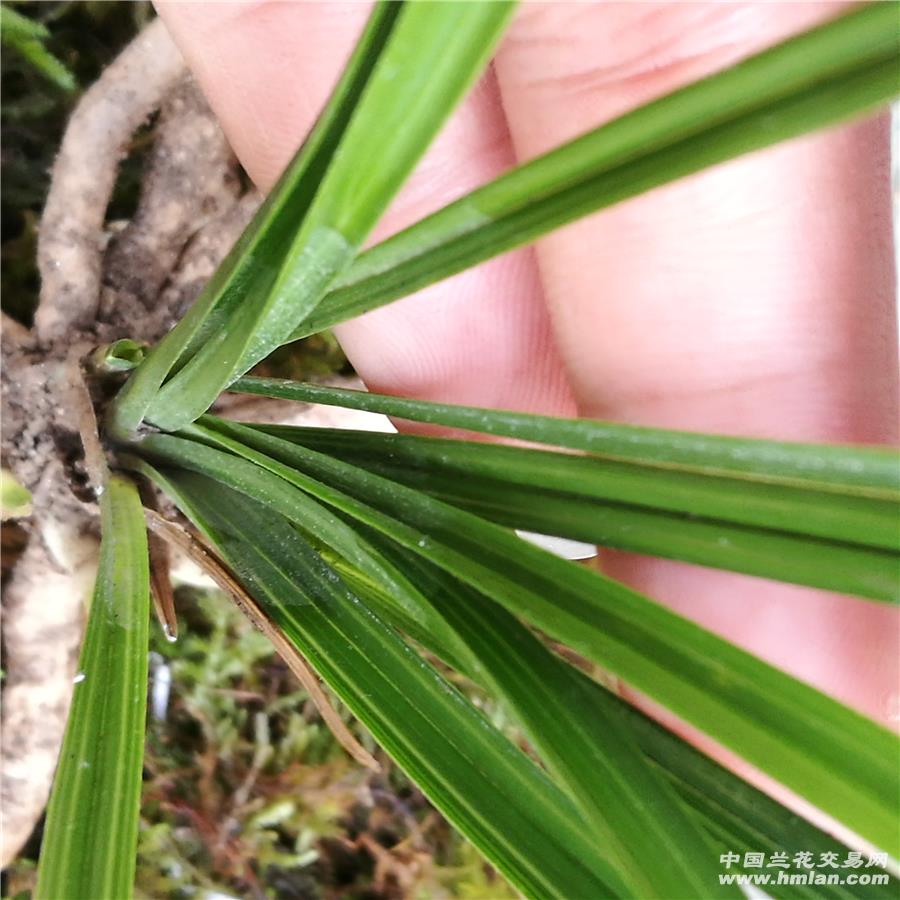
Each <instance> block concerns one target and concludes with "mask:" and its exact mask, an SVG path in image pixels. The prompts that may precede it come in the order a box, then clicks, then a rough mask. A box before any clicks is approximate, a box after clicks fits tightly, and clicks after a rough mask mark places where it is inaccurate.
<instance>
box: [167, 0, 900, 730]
mask: <svg viewBox="0 0 900 900" xmlns="http://www.w3.org/2000/svg"><path fill="white" fill-rule="evenodd" d="M158 8H159V11H160V14H161V15H162V17H163V18H164V19H165V21H166V23H167V25H168V27H169V28H170V30H171V32H172V34H173V35H174V37H175V39H176V41H177V42H178V44H179V46H180V47H181V49H182V51H183V52H184V54H185V56H186V58H187V60H188V62H189V64H190V66H191V68H192V69H193V71H194V73H195V75H196V77H197V78H198V80H199V82H200V84H201V86H202V88H203V90H204V91H205V92H206V94H207V96H208V98H209V100H210V102H211V104H212V106H213V108H214V109H215V111H216V113H217V114H218V116H219V118H220V120H221V122H222V124H223V126H224V128H225V131H226V133H227V134H228V137H229V139H230V140H231V142H232V145H233V146H234V148H235V150H236V152H237V154H238V156H239V157H240V159H241V161H242V163H243V164H244V166H245V167H246V168H247V170H248V172H249V173H250V175H251V177H252V178H253V179H254V180H255V181H256V183H257V184H258V185H259V186H260V188H262V189H263V190H265V189H267V188H269V187H270V186H271V185H272V184H273V182H274V181H275V179H276V178H277V176H278V174H279V173H280V172H281V170H282V169H283V168H284V166H285V165H286V164H287V162H288V161H289V159H290V158H291V156H292V155H293V153H294V152H295V151H296V149H297V147H298V145H299V144H300V141H301V140H302V138H303V136H304V135H305V133H306V132H307V130H308V129H309V127H310V125H311V124H312V122H313V120H314V117H315V115H316V113H317V111H318V110H319V109H320V107H321V106H322V104H323V103H324V101H325V100H326V98H327V95H328V92H329V90H330V88H331V86H332V85H333V84H334V81H335V80H336V78H337V75H338V73H339V69H340V66H341V64H342V63H343V60H344V59H345V58H346V56H347V54H348V52H349V50H350V48H351V46H352V43H353V40H354V38H355V36H356V35H357V34H358V33H359V31H360V29H361V27H362V24H363V22H364V19H365V16H366V13H367V6H366V5H365V4H362V3H345V2H330V3H322V4H317V3H306V2H303V3H300V2H293V3H292V2H281V3H279V2H276V3H263V2H242V3H223V4H219V3H213V2H209V3H202V4H201V3H182V2H167V3H162V4H159V7H158ZM839 11H840V7H838V6H835V5H834V4H822V3H818V2H805V3H796V4H794V3H782V2H778V3H761V2H757V3H730V4H723V3H695V2H685V3H651V2H642V3H617V2H609V3H591V4H584V3H581V4H574V3H565V2H559V3H552V4H550V3H529V4H525V5H524V6H523V7H522V8H521V9H519V10H518V12H517V14H516V17H515V19H514V20H513V23H512V25H511V27H510V28H509V30H508V32H507V35H506V37H505V38H504V41H503V43H502V45H501V46H500V49H499V51H498V53H497V55H496V58H495V60H494V63H493V65H492V67H491V70H490V71H489V72H488V74H487V75H486V76H485V77H484V78H483V79H482V81H481V82H480V83H479V84H478V86H477V87H476V89H475V90H474V91H473V92H472V94H471V95H470V97H469V98H468V99H467V101H466V102H465V103H464V104H463V106H462V107H461V108H460V109H459V110H458V111H457V112H456V113H455V114H454V116H453V117H452V119H451V121H450V122H449V124H448V125H447V126H446V127H445V129H444V130H443V132H442V133H441V135H440V137H439V138H438V139H437V140H436V141H435V143H434V144H433V146H432V147H431V149H430V150H429V152H428V154H427V155H426V157H425V158H424V160H423V161H422V163H421V164H420V165H419V167H418V169H417V170H416V172H415V174H414V175H413V177H412V179H411V181H410V183H409V184H408V185H407V186H406V187H405V188H404V190H403V191H402V193H401V194H400V196H399V197H398V198H397V199H396V201H395V202H394V203H393V204H392V206H391V208H390V210H389V211H388V213H387V215H386V216H385V217H384V219H383V221H382V222H381V224H380V225H379V227H378V228H377V229H376V232H375V234H374V235H373V238H372V239H373V240H378V239H380V238H383V237H385V236H387V235H388V234H390V233H392V232H394V231H396V230H398V229H400V228H403V227H405V226H406V225H409V224H411V223H412V222H413V221H415V220H416V219H418V218H420V217H421V216H423V215H425V214H427V213H429V212H432V211H433V210H435V209H436V208H438V207H440V206H442V205H443V204H445V203H447V202H448V201H450V200H452V199H454V198H456V197H457V196H459V195H460V194H462V193H464V192H466V191H468V190H471V189H472V188H474V187H476V186H477V185H479V184H481V183H483V182H485V181H486V180H488V179H491V178H493V177H495V176H497V175H498V174H500V173H501V172H502V171H503V170H505V169H506V168H508V167H509V166H511V165H513V164H514V163H515V162H517V161H523V160H527V159H530V158H531V157H533V156H535V155H537V154H539V153H542V152H544V151H546V150H548V149H550V148H551V147H553V146H554V145H556V144H559V143H560V142H562V141H565V140H568V139H570V138H572V137H573V136H575V135H577V134H579V133H580V132H582V131H585V130H586V129H588V128H591V127H594V126H596V125H597V124H599V123H601V122H603V121H605V120H608V119H610V118H612V117H614V116H616V115H618V114H620V113H622V112H624V111H626V110H628V109H630V108H632V107H634V106H635V105H637V104H640V103H644V102H646V101H648V100H650V99H652V98H654V97H656V96H659V95H660V94H663V93H665V92H668V91H670V90H672V89H673V88H675V87H678V86H680V85H682V84H684V83H686V82H689V81H692V80H695V79H697V78H699V77H701V76H703V75H705V74H708V73H710V72H713V71H716V70H717V69H720V68H722V67H724V66H727V65H728V64H730V63H732V62H734V61H736V60H738V59H740V58H741V57H743V56H746V55H747V54H749V53H752V52H754V51H756V50H759V49H762V48H763V47H765V46H767V45H770V44H772V43H774V42H776V41H778V40H780V39H783V38H785V37H787V36H788V35H790V34H793V33H795V32H798V31H801V30H803V29H805V28H808V27H810V26H812V25H814V24H815V23H817V22H820V21H823V20H824V19H827V18H830V17H832V16H834V15H835V14H836V13H837V12H839ZM890 223H891V207H890V179H889V142H888V123H887V120H886V118H885V117H880V118H874V119H869V120H867V121H864V122H860V123H856V124H853V125H851V126H847V127H842V128H840V129H835V130H832V131H829V132H827V133H824V134H819V135H816V136H813V137H807V138H803V139H800V140H795V141H792V142H790V143H789V144H786V145H782V146H780V147H777V148H774V149H772V150H768V151H765V152H761V153H757V154H753V155H752V156H749V157H746V158H742V159H739V160H737V161H735V162H733V163H730V164H727V165H723V166H720V167H717V168H716V169H714V170H712V171H710V172H708V173H703V174H701V175H699V176H694V177H692V178H689V179H685V180H683V181H681V182H678V183H676V184H674V185H672V186H669V187H666V188H663V189H659V190H656V191H654V192H652V193H651V194H649V195H647V196H645V197H640V198H637V199H635V200H632V201H630V202H627V203H624V204H621V205H620V206H617V207H615V208H614V209H611V210H608V211H605V212H601V213H598V214H596V215H593V216H590V217H588V218H586V219H584V220H582V221H580V222H577V223H575V224H573V225H570V226H568V227H566V228H564V229H561V230H560V231H557V232H555V233H554V234H552V235H550V236H548V237H546V238H543V239H542V240H540V241H538V242H537V244H536V245H535V246H534V247H530V248H527V249H524V250H520V251H517V252H514V253H509V254H506V255H505V256H503V257H500V258H498V259H496V260H493V261H491V262H489V263H486V264H484V265H482V266H480V267H479V268H477V269H475V270H472V271H470V272H466V273H463V274H461V275H458V276H456V277H454V278H452V279H449V280H447V281H445V282H442V283H440V284H438V285H435V286H433V287H430V288H428V289H426V290H423V291H421V292H420V293H418V294H416V295H415V296H413V297H410V298H407V299H404V300H402V301H399V302H397V303H395V304H393V305H391V306H390V307H387V308H384V309H381V310H377V311H375V312H372V313H369V314H367V315H365V316H363V317H361V318H359V319H357V320H355V321H353V322H348V323H346V324H344V325H343V326H341V327H340V329H339V330H338V332H339V337H340V339H341V342H342V344H343V346H344V348H345V350H346V352H347V355H348V356H349V357H350V359H351V360H352V362H353V364H354V366H355V367H356V369H357V371H358V372H359V373H360V374H361V375H362V377H363V378H364V380H365V381H366V383H367V384H368V385H369V387H370V388H371V389H372V390H377V391H383V392H387V393H397V394H404V395H407V396H415V397H421V398H427V399H432V400H442V401H450V402H459V403H469V404H477V405H482V406H494V407H504V408H510V409H520V410H529V411H535V412H541V413H549V414H562V415H573V414H578V415H583V416H590V417H601V418H608V419H614V420H618V421H623V422H631V423H637V424H647V425H656V426H661V427H673V428H685V429H692V430H703V431H714V432H721V433H730V434H740V435H750V436H759V437H770V438H780V439H797V440H816V441H830V442H854V443H876V442H894V441H896V439H897V431H896V429H897V415H896V411H897V409H898V366H897V340H896V335H897V322H896V309H895V296H896V286H895V283H894V274H893V271H894V267H893V249H892V243H891V224H890ZM605 565H606V568H607V571H609V572H610V574H612V575H613V576H615V577H617V578H621V579H623V580H624V581H627V582H628V583H630V584H632V585H634V586H635V587H637V588H638V589H640V590H642V591H644V592H646V593H647V594H649V595H651V596H653V597H656V598H659V599H660V600H662V601H663V602H665V603H666V604H668V605H669V606H671V607H673V608H675V609H677V610H679V611H680V612H682V613H684V614H685V615H687V616H690V617H691V618H694V619H696V620H697V621H699V622H700V623H702V624H703V625H705V626H707V627H708V628H710V629H712V630H714V631H716V632H719V633H721V634H724V635H725V636H727V637H729V638H730V639H731V640H733V641H735V642H736V643H738V644H740V645H742V646H743V647H745V648H747V649H749V650H751V651H752V652H754V653H756V654H758V655H760V656H762V657H764V658H766V659H767V660H769V661H771V662H772V663H774V664H775V665H777V666H779V667H781V668H783V669H785V670H787V671H789V672H791V673H793V674H795V675H796V676H798V677H800V678H802V679H804V680H806V681H809V682H811V683H813V684H815V685H817V686H818V687H820V688H821V689H823V690H825V691H827V692H828V693H830V694H832V695H834V696H836V697H838V698H839V699H841V700H843V701H844V702H847V703H849V704H851V705H853V706H855V707H857V708H858V709H860V710H861V711H863V712H865V713H866V714H868V715H870V716H872V717H873V718H876V719H879V720H881V721H882V722H885V723H887V724H892V725H894V726H896V722H897V719H898V707H900V701H898V695H897V690H898V680H900V678H898V675H900V672H898V663H897V659H898V655H900V654H898V650H900V632H898V627H897V617H896V613H895V611H894V610H892V609H890V608H888V607H886V606H882V605H879V604H876V603H868V602H865V601H861V600H855V599H851V598H845V597H839V596H836V595H833V594H828V593H824V592H820V591H813V590H808V589H804V588H799V587H794V586H789V585H779V584H773V583H770V582H767V581H763V580H760V579H755V578H749V577H744V576H739V575H733V574H730V573H723V572H716V571H710V570H705V569H700V568H697V567H693V566H689V565H685V564H680V563H674V562H669V561H664V560H653V559H648V558H644V557H639V556H636V555H632V554H624V553H616V554H612V553H610V554H607V555H606V558H605Z"/></svg>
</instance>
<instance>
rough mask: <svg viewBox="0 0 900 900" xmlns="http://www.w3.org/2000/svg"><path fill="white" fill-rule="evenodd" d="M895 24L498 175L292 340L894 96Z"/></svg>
mask: <svg viewBox="0 0 900 900" xmlns="http://www.w3.org/2000/svg"><path fill="white" fill-rule="evenodd" d="M898 22H900V13H898V8H897V4H896V3H895V2H883V3H875V4H872V5H870V6H865V7H863V8H861V9H855V10H853V11H851V12H850V13H849V14H847V15H845V16H844V17H842V18H839V19H837V20H835V21H833V22H830V23H828V24H826V25H823V26H821V27H819V28H817V29H814V30H813V31H810V32H808V33H807V34H803V35H800V36H798V37H796V38H793V39H791V40H788V41H786V42H784V43H782V44H780V45H778V46H776V47H774V48H772V49H770V50H767V51H765V52H763V53H760V54H759V55H757V56H754V57H751V58H750V59H748V60H746V61H744V62H742V63H739V64H738V65H736V66H734V67H732V68H730V69H728V70H726V71H724V72H722V73H720V74H717V75H714V76H712V77H710V78H706V79H704V80H702V81H699V82H697V83H696V84H692V85H690V86H688V87H686V88H683V89H681V90H679V91H676V92H674V93H672V94H670V95H668V96H667V97H664V98H662V99H660V100H656V101H654V102H652V103H650V104H647V105H646V106H644V107H641V108H640V109H637V110H635V111H633V112H630V113H627V114H626V115H624V116H622V117H620V118H619V119H616V120H615V121H613V122H610V123H608V124H605V125H602V126H600V127H599V128H597V129H595V130H594V131H591V132H589V133H588V134H586V135H584V136H582V137H580V138H578V139H577V140H575V141H572V142H570V143H569V144H566V145H564V146H562V147H559V148H558V149H556V150H553V151H551V152H550V153H548V154H546V155H545V156H542V157H540V158H538V159H536V160H534V161H533V162H530V163H527V164H525V165H522V166H520V167H518V168H516V169H514V170H512V171H511V172H510V173H508V174H506V175H504V176H502V177H500V178H499V179H497V180H496V181H493V182H491V183H490V184H488V185H486V186H485V187H482V188H479V189H478V190H476V191H474V192H472V193H471V194H467V195H466V196H464V197H462V198H461V199H459V200H457V201H456V202H454V203H452V204H450V205H449V206H446V207H444V208H443V209H441V210H439V211H438V212H436V213H434V214H433V215H431V216H429V217H428V218H426V219H425V220H423V221H421V222H419V223H416V224H415V225H412V226H411V227H409V228H407V229H406V230H405V231H403V232H400V233H399V234H397V235H395V236H394V237H392V238H390V239H389V240H387V241H385V242H383V243H382V244H379V245H378V246H376V247H374V248H372V249H371V250H369V251H367V252H366V253H364V254H362V255H361V256H360V257H359V259H358V260H357V261H356V262H355V263H354V265H353V266H352V267H351V269H350V270H349V271H348V272H347V274H346V275H345V276H343V277H342V278H341V279H340V280H339V281H338V282H337V284H336V285H335V287H334V289H333V290H332V291H331V292H330V293H329V294H328V295H327V296H326V298H325V300H324V301H323V302H322V303H321V304H320V305H319V306H318V307H317V308H316V310H315V311H314V312H313V313H312V314H311V315H310V316H308V317H307V318H306V320H305V321H304V322H303V323H301V324H300V326H299V327H298V328H297V330H296V331H295V332H294V334H293V338H294V339H296V338H299V337H303V336H305V335H308V334H313V333H315V332H317V331H320V330H322V329H325V328H329V327H331V326H333V325H335V324H337V323H339V322H342V321H344V320H346V319H349V318H353V317H354V316H357V315H359V314H361V313H363V312H366V311H367V310H371V309H374V308H376V307H378V306H382V305H384V304H385V303H389V302H390V301H391V300H395V299H397V298H399V297H403V296H405V295H407V294H410V293H412V292H414V291H416V290H419V289H420V288H422V287H425V286H426V285H428V284H431V283H433V282H435V281H438V280H440V279H442V278H446V277H448V276H450V275H453V274H455V273H457V272H460V271H462V270H464V269H467V268H469V267H471V266H473V265H475V264H477V263H479V262H482V261H484V260H486V259H489V258H490V257H492V256H496V255H497V254H499V253H502V252H504V251H506V250H510V249H512V248H513V247H517V246H520V245H522V244H525V243H528V242H529V241H533V240H534V239H535V238H537V237H540V236H541V235H542V234H546V233H547V232H548V231H551V230H552V229H554V228H558V227H559V226H561V225H564V224H566V223H567V222H571V221H573V220H574V219H577V218H580V217H581V216H585V215H588V214H590V213H592V212H595V211H596V210H599V209H603V208H605V207H608V206H611V205H613V204H615V203H618V202H621V201H622V200H626V199H628V198H630V197H634V196H636V195H637V194H641V193H644V192H645V191H649V190H651V189H653V188H655V187H658V186H660V185H663V184H666V183H668V182H670V181H674V180H676V179H678V178H682V177H684V176H686V175H690V174H692V173H694V172H697V171H700V170H701V169H704V168H706V167H708V166H712V165H715V164H717V163H721V162H724V161H726V160H728V159H732V158H733V157H736V156H739V155H742V154H745V153H749V152H752V151H754V150H758V149H760V148H763V147H767V146H769V145H771V144H774V143H777V142H779V141H783V140H787V139H789V138H792V137H795V136H797V135H800V134H803V133H804V132H807V131H811V130H814V129H817V128H823V127H826V126H829V125H833V124H836V123H838V122H840V121H842V120H844V119H846V118H848V117H850V116H853V115H856V114H859V113H860V112H863V111H865V110H868V109H871V108H873V107H875V106H877V105H879V104H883V103H886V102H888V101H889V100H890V99H891V98H892V97H894V96H896V95H897V94H898V93H900V76H898V72H900V28H898Z"/></svg>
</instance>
